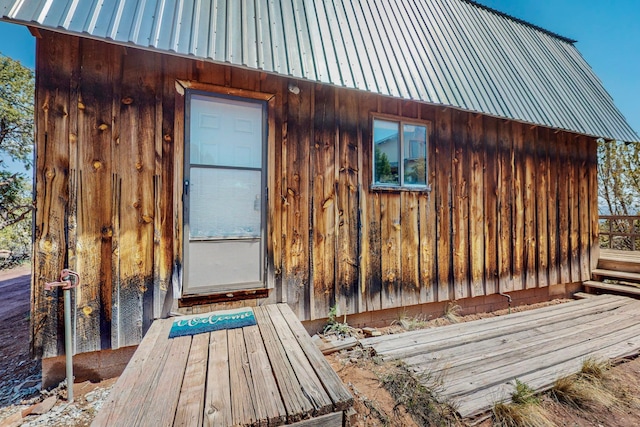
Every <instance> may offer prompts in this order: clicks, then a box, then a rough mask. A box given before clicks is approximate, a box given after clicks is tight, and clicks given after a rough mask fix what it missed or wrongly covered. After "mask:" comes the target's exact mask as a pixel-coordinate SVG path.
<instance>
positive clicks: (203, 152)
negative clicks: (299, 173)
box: [184, 92, 266, 294]
mask: <svg viewBox="0 0 640 427" xmlns="http://www.w3.org/2000/svg"><path fill="white" fill-rule="evenodd" d="M187 99H188V102H187V111H188V116H187V123H186V128H187V135H186V138H185V183H184V184H185V198H184V209H185V211H184V223H185V233H184V236H185V248H184V255H185V269H184V272H185V274H184V293H185V294H206V293H216V292H223V291H227V290H234V289H251V288H257V287H263V286H264V262H263V258H264V256H263V246H264V245H263V241H264V239H263V233H264V216H263V210H264V206H263V204H264V199H265V197H264V196H265V194H264V188H265V185H264V182H265V180H264V173H263V172H264V170H263V164H264V152H263V145H264V141H265V139H266V135H265V117H264V116H265V106H264V103H262V102H258V101H248V100H240V99H236V98H233V99H231V98H223V97H217V96H211V95H206V94H200V93H194V92H192V93H190V94H189V96H188V98H187Z"/></svg>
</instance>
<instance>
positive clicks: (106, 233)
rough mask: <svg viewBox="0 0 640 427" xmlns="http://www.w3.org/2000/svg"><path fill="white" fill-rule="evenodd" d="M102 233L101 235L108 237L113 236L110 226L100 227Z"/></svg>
mask: <svg viewBox="0 0 640 427" xmlns="http://www.w3.org/2000/svg"><path fill="white" fill-rule="evenodd" d="M100 231H101V233H102V237H105V238H109V237H112V236H113V229H112V228H111V227H102V230H100Z"/></svg>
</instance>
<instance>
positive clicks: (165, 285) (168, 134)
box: [153, 56, 178, 318]
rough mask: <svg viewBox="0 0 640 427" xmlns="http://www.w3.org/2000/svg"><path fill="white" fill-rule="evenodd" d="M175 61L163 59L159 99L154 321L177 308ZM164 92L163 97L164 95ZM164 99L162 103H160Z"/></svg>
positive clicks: (155, 198) (157, 112)
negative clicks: (171, 63) (174, 276)
mask: <svg viewBox="0 0 640 427" xmlns="http://www.w3.org/2000/svg"><path fill="white" fill-rule="evenodd" d="M170 59H172V58H168V57H165V56H163V57H161V59H160V67H161V69H162V88H160V89H159V90H158V92H159V93H158V96H157V97H156V116H157V115H158V114H160V115H161V116H162V119H161V121H160V120H159V119H158V121H159V122H160V123H159V125H160V126H161V129H160V133H159V134H156V156H160V157H159V158H156V171H155V187H154V200H155V205H156V208H155V213H154V236H155V237H154V239H155V248H154V252H153V253H154V268H155V271H154V289H153V295H154V300H155V308H154V317H156V318H158V317H163V316H165V315H166V314H168V313H169V311H170V310H171V308H172V305H173V296H174V295H173V292H172V291H173V289H172V287H171V285H172V283H171V276H172V272H173V268H172V267H173V265H174V258H173V256H174V251H173V233H174V228H173V226H174V223H173V214H174V212H173V208H174V199H173V197H174V165H173V162H174V161H176V162H177V161H178V160H177V159H175V158H174V156H173V153H174V143H175V142H176V137H175V129H174V127H173V126H174V122H175V98H176V88H175V81H174V80H173V79H171V77H170V76H172V75H175V74H173V73H172V72H171V70H172V68H171V67H169V66H168V61H169V60H170ZM160 91H161V95H160ZM159 97H160V99H158V98H159Z"/></svg>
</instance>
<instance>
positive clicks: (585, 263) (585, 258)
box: [576, 137, 591, 281]
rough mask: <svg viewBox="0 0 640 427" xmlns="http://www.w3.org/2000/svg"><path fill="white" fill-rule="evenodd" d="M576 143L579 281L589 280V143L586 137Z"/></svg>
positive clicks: (580, 138)
mask: <svg viewBox="0 0 640 427" xmlns="http://www.w3.org/2000/svg"><path fill="white" fill-rule="evenodd" d="M576 142H577V143H578V161H579V163H578V178H577V179H578V189H579V194H578V203H579V218H580V219H579V221H580V237H579V255H580V259H579V264H580V265H579V268H580V279H579V280H580V281H585V280H589V279H590V278H591V261H590V255H589V252H590V249H589V240H590V236H589V228H590V220H589V204H590V203H591V201H590V199H589V166H588V159H589V143H588V141H587V138H586V137H579V138H578V140H577V141H576Z"/></svg>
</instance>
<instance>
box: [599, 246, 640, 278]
mask: <svg viewBox="0 0 640 427" xmlns="http://www.w3.org/2000/svg"><path fill="white" fill-rule="evenodd" d="M598 269H600V270H615V271H626V272H629V273H638V274H640V251H635V252H632V251H615V250H611V249H608V250H605V249H602V250H601V251H600V257H599V258H598Z"/></svg>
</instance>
